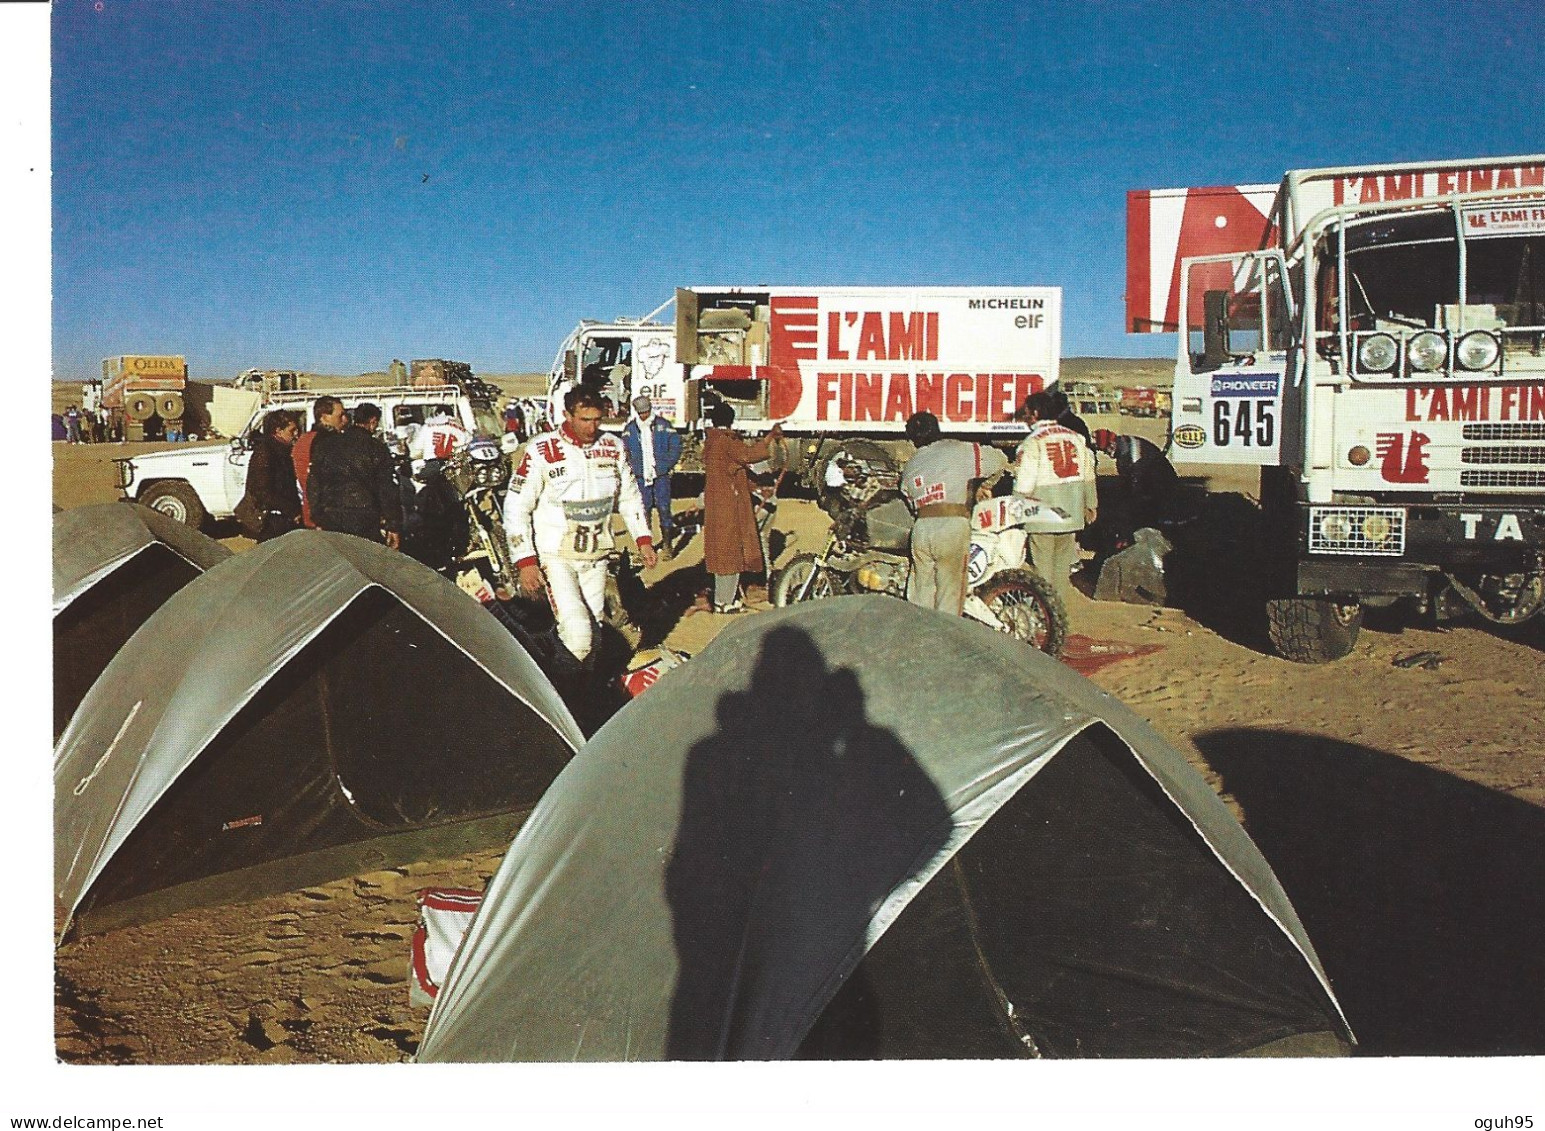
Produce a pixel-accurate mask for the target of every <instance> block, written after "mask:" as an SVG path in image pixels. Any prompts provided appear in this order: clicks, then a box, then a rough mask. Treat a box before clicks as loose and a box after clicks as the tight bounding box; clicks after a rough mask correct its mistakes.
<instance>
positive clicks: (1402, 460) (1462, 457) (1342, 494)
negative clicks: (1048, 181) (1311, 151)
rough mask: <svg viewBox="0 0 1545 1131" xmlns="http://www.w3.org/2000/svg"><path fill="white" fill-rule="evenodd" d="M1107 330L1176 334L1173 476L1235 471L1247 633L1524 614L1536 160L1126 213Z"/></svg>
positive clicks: (1537, 477)
mask: <svg viewBox="0 0 1545 1131" xmlns="http://www.w3.org/2000/svg"><path fill="white" fill-rule="evenodd" d="M1127 220H1128V225H1127V247H1128V262H1127V271H1128V276H1127V300H1128V330H1129V331H1130V332H1147V331H1154V330H1161V331H1162V330H1167V331H1176V332H1178V333H1179V348H1178V351H1177V359H1176V366H1175V384H1174V400H1173V404H1172V408H1171V425H1170V431H1171V444H1172V451H1171V454H1172V458H1173V459H1174V461H1175V462H1176V464H1178V465H1185V464H1188V463H1193V462H1200V463H1211V464H1244V465H1258V466H1259V467H1260V468H1261V505H1262V521H1263V523H1264V525H1265V530H1266V545H1267V548H1268V550H1269V552H1270V555H1271V560H1272V562H1273V563H1274V564H1275V565H1276V566H1279V567H1280V569H1278V570H1276V571H1275V572H1276V576H1273V577H1271V578H1270V579H1269V584H1271V585H1272V586H1273V591H1272V592H1271V593H1270V594H1269V599H1268V601H1267V610H1266V611H1267V627H1268V631H1269V633H1270V636H1271V639H1272V642H1273V645H1274V646H1275V647H1276V649H1277V650H1278V651H1279V652H1280V653H1281V654H1282V655H1284V656H1286V657H1287V658H1289V659H1292V660H1297V661H1300V662H1305V663H1314V662H1322V661H1326V660H1331V659H1336V658H1338V657H1340V656H1343V655H1345V654H1346V653H1347V652H1349V651H1350V650H1351V648H1352V646H1353V643H1354V642H1355V640H1356V637H1357V633H1358V629H1359V627H1360V625H1361V623H1362V610H1363V608H1364V607H1365V606H1385V605H1390V604H1394V603H1395V602H1397V601H1401V600H1407V601H1409V602H1411V603H1413V604H1415V605H1416V606H1417V607H1418V608H1419V609H1420V610H1422V611H1423V612H1425V613H1427V614H1428V615H1430V616H1432V617H1434V618H1435V619H1437V620H1443V619H1447V618H1449V617H1452V616H1456V615H1461V614H1464V613H1470V612H1473V613H1477V614H1479V615H1480V616H1482V617H1484V618H1486V619H1488V620H1491V621H1494V622H1499V623H1504V624H1516V623H1519V622H1522V621H1524V620H1527V619H1528V618H1529V617H1531V616H1533V615H1535V614H1536V613H1538V612H1539V611H1540V609H1541V608H1542V607H1545V155H1531V156H1521V157H1500V158H1474V159H1466V160H1454V161H1438V162H1424V163H1417V164H1401V165H1371V166H1360V167H1351V168H1334V169H1312V170H1301V171H1296V172H1289V173H1288V174H1287V175H1286V177H1285V178H1284V179H1283V181H1282V183H1281V184H1280V185H1242V186H1224V187H1218V188H1204V189H1163V190H1141V191H1136V192H1133V193H1130V194H1128V212H1127Z"/></svg>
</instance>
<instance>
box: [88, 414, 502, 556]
mask: <svg viewBox="0 0 1545 1131" xmlns="http://www.w3.org/2000/svg"><path fill="white" fill-rule="evenodd" d="M492 392H493V391H492V390H491V389H489V388H488V387H487V386H483V387H481V388H477V389H474V390H470V391H468V390H463V389H461V388H460V387H458V386H456V385H442V386H438V387H430V388H413V387H410V386H404V385H394V386H388V387H385V388H376V389H349V390H342V389H340V390H337V391H334V392H328V391H327V390H324V389H316V390H310V389H308V390H300V391H294V392H286V393H275V394H273V395H272V396H270V397H269V398H268V399H267V400H265V401H263V402H262V403H261V404H259V405H258V406H257V408H256V410H254V412H253V414H252V419H251V420H250V421H248V423H247V426H246V427H245V428H243V429H242V430H241V433H240V435H238V436H237V438H236V439H233V440H228V441H226V442H224V443H221V444H196V445H194V444H190V445H183V446H180V447H177V448H171V449H168V450H166V451H159V452H146V453H144V454H142V455H135V456H128V457H126V458H124V459H119V460H115V461H114V462H115V463H116V464H117V465H118V490H119V493H120V494H121V495H122V496H123V498H124V499H126V500H132V501H134V502H140V503H143V504H145V505H146V506H147V507H152V508H154V509H155V510H158V511H160V512H161V513H162V514H164V515H168V516H169V517H171V518H175V519H176V520H177V521H179V522H183V523H186V524H187V525H189V526H192V527H198V526H200V525H201V524H202V523H203V521H204V519H205V518H206V517H208V518H216V519H220V518H230V517H231V516H232V515H233V514H234V513H235V512H236V504H237V503H239V502H240V501H241V497H242V495H243V493H245V491H246V488H247V461H248V460H250V459H251V458H252V449H251V441H250V436H251V434H252V432H253V430H254V429H256V428H258V427H259V426H260V425H261V424H262V421H263V416H264V414H266V413H268V412H271V411H273V410H274V409H279V408H287V409H289V410H290V411H292V412H295V413H297V414H299V415H300V417H301V420H302V427H309V426H310V423H311V405H312V403H313V402H314V401H315V400H316V399H317V398H318V397H322V396H334V397H337V398H338V399H339V400H341V401H342V402H343V404H344V407H345V408H349V409H352V408H353V407H354V406H355V405H357V404H360V403H362V402H365V401H369V402H370V403H371V404H374V405H377V406H379V407H380V409H381V416H382V426H383V431H391V430H393V429H396V430H398V431H399V434H400V433H401V430H403V429H405V428H407V427H409V426H410V425H413V424H422V423H423V422H424V420H425V419H426V418H427V417H428V416H429V415H430V414H431V413H432V412H433V411H434V410H435V409H437V408H440V407H441V406H444V407H446V408H449V409H450V410H451V414H452V415H453V416H455V417H456V419H458V420H460V421H461V423H462V424H463V425H464V426H465V427H466V428H467V430H468V431H470V432H473V433H475V434H481V435H484V436H493V437H497V436H498V435H499V434H500V432H501V431H503V427H504V425H503V421H501V420H500V419H499V418H498V416H497V415H496V414H495V411H494V405H493V399H492Z"/></svg>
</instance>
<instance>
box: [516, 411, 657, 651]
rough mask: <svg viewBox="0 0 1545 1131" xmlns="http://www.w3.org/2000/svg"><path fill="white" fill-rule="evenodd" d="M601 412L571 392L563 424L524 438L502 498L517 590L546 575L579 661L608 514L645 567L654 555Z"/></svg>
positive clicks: (602, 583)
mask: <svg viewBox="0 0 1545 1131" xmlns="http://www.w3.org/2000/svg"><path fill="white" fill-rule="evenodd" d="M601 411H602V409H601V398H600V397H599V396H598V395H596V393H595V392H594V391H593V390H591V389H587V388H584V387H576V388H573V389H571V390H569V392H568V393H567V394H566V395H565V396H564V403H563V423H562V424H560V425H559V426H558V427H557V428H556V429H555V430H553V431H551V432H543V433H541V434H539V435H536V436H533V437H532V438H531V440H530V442H529V443H527V445H526V450H525V454H524V456H522V458H521V461H520V466H519V467H517V468H516V469H515V474H514V476H513V477H512V478H511V479H510V490H509V494H508V495H506V496H505V500H504V527H505V531H506V532H507V534H508V537H509V540H510V558H511V560H512V561H514V563H515V568H516V570H517V571H518V572H519V575H520V587H521V590H522V591H523V592H525V593H527V594H530V595H535V594H537V593H539V592H541V590H542V584H543V575H544V574H545V575H546V584H547V591H548V595H549V596H550V598H551V600H552V606H553V613H554V616H555V617H556V618H557V621H558V638H559V639H560V640H561V641H563V646H564V647H565V648H567V649H568V650H569V652H570V653H572V654H573V656H574V658H575V659H576V660H579V661H581V662H583V661H584V660H585V658H586V657H587V656H589V655H590V649H591V645H592V642H593V641H594V632H593V628H592V624H593V622H599V621H600V620H601V617H602V614H603V611H604V609H605V604H606V567H607V557H608V555H609V553H610V551H611V549H612V546H613V538H612V516H613V515H614V514H618V513H620V514H621V515H622V520H623V522H624V524H626V526H627V528H628V533H629V534H631V535H632V536H633V540H634V542H636V543H637V544H638V552H639V556H640V557H642V558H643V559H644V565H645V566H646V567H647V566H653V565H654V564H655V562H656V560H657V559H656V555H655V550H654V545H653V542H652V540H651V539H650V537H649V526H648V524H647V523H646V522H645V521H644V507H643V500H642V499H641V498H640V497H639V493H638V484H637V482H636V481H635V480H634V478H633V474H632V472H631V470H630V469H629V467H628V457H627V453H626V452H625V451H624V450H623V447H622V441H621V440H619V439H618V438H617V437H616V436H613V435H611V434H609V433H607V434H602V433H601Z"/></svg>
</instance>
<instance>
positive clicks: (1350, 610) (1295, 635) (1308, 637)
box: [1266, 597, 1363, 664]
mask: <svg viewBox="0 0 1545 1131" xmlns="http://www.w3.org/2000/svg"><path fill="white" fill-rule="evenodd" d="M1362 626H1363V607H1362V606H1361V605H1360V604H1358V603H1357V602H1356V601H1349V602H1340V601H1332V600H1326V599H1324V598H1319V597H1284V598H1281V599H1279V600H1275V601H1267V602H1266V631H1267V635H1269V636H1270V637H1271V643H1272V647H1274V648H1275V649H1276V650H1277V654H1278V655H1279V656H1281V657H1283V659H1287V660H1292V661H1293V662H1294V663H1297V664H1323V663H1328V662H1329V661H1331V660H1339V659H1341V657H1343V656H1345V655H1346V654H1347V653H1348V652H1350V651H1351V650H1352V645H1354V644H1356V643H1357V632H1358V630H1359V629H1360V628H1362Z"/></svg>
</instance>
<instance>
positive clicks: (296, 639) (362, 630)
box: [54, 531, 582, 931]
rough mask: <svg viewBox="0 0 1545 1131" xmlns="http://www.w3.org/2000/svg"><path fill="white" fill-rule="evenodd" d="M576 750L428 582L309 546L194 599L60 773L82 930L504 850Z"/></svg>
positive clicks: (61, 820) (243, 565)
mask: <svg viewBox="0 0 1545 1131" xmlns="http://www.w3.org/2000/svg"><path fill="white" fill-rule="evenodd" d="M581 741H582V739H581V736H580V733H579V730H578V728H577V727H576V726H575V724H574V720H573V718H572V717H571V716H570V714H569V712H568V710H567V709H566V708H565V707H564V706H563V703H562V701H561V700H560V699H559V698H558V695H557V693H556V692H555V691H554V690H553V687H552V685H551V684H550V683H549V682H548V680H547V678H546V677H545V676H544V675H543V674H542V673H541V672H540V671H539V670H538V668H537V667H536V664H535V663H534V662H533V661H532V660H531V658H530V657H529V656H528V655H527V654H526V653H525V652H524V651H523V650H522V649H521V648H520V646H519V645H518V644H517V643H516V642H515V640H514V638H513V637H511V636H510V635H509V633H507V632H506V631H505V630H504V629H503V628H501V627H500V626H499V624H498V622H497V621H495V620H494V618H492V617H491V616H489V615H488V614H487V613H486V612H485V611H484V610H483V609H482V608H481V607H480V606H479V605H478V604H477V602H476V601H474V600H473V599H472V598H470V597H468V596H467V595H466V594H465V593H463V592H461V591H460V590H459V589H457V588H456V586H454V585H453V584H451V583H450V582H448V581H446V580H445V579H444V578H442V577H440V576H439V575H438V574H436V573H434V572H433V571H432V570H429V569H428V568H426V567H424V566H422V565H420V564H419V563H417V562H415V561H413V560H412V559H410V558H407V557H405V556H403V555H401V554H398V553H396V552H394V551H391V550H388V549H387V548H386V547H384V546H378V545H376V544H375V543H372V542H367V541H365V540H363V539H359V538H354V537H351V536H349V535H345V534H330V533H325V532H322V531H296V532H292V533H290V534H286V535H284V536H283V537H281V538H278V539H275V540H273V541H272V542H268V543H265V544H263V545H261V546H258V547H257V548H256V549H254V550H251V551H249V552H247V553H244V554H241V555H238V556H236V557H233V558H232V559H231V560H229V561H227V562H224V563H223V564H221V565H220V566H219V567H217V568H215V569H212V570H210V571H209V572H208V573H206V574H205V575H204V576H202V577H200V578H198V579H196V580H195V581H193V582H191V583H189V584H188V585H187V586H186V587H184V588H183V589H182V590H181V591H180V592H178V593H177V594H176V595H175V596H174V597H172V599H171V600H169V601H167V602H166V604H165V605H163V606H162V608H161V609H160V610H159V611H158V612H157V613H156V614H155V615H154V616H153V617H152V618H151V619H150V620H149V621H147V622H146V624H145V626H144V627H143V628H142V629H141V630H140V631H139V632H138V633H136V634H135V636H134V637H133V638H132V639H131V640H130V641H129V642H128V643H127V644H126V645H125V646H124V647H123V648H122V650H120V651H119V653H118V655H117V656H115V657H114V658H113V660H112V662H111V663H110V664H109V665H108V666H107V669H106V670H105V671H104V672H103V674H102V676H101V678H99V679H98V680H97V681H96V683H95V684H94V685H93V686H92V689H91V691H90V692H89V693H88V694H87V696H86V698H85V699H84V700H83V701H82V703H81V705H80V708H79V709H78V710H77V711H76V713H75V717H74V718H73V719H72V720H71V722H70V725H69V726H68V727H67V728H66V730H65V733H64V735H63V737H62V738H61V739H60V741H59V744H58V746H57V748H56V751H55V759H54V829H55V841H56V843H55V865H54V890H55V896H56V900H57V902H58V907H59V911H60V912H61V913H62V914H63V915H64V916H65V917H66V918H69V917H71V916H73V917H74V920H75V925H76V927H77V928H78V929H80V930H83V931H85V930H95V929H102V928H105V927H108V926H113V925H117V924H120V923H127V922H137V921H144V920H147V919H151V918H155V917H156V916H158V915H162V914H166V913H168V912H169V911H171V910H175V909H177V908H180V907H185V906H193V905H198V904H203V903H215V902H223V901H228V900H234V899H246V898H252V897H254V896H256V895H260V894H267V893H270V892H274V891H282V890H289V889H293V888H295V887H299V886H303V885H305V884H308V883H316V882H320V881H322V880H325V879H333V878H337V877H339V876H344V875H350V874H353V873H356V872H359V871H364V870H367V869H373V868H380V867H388V866H391V865H393V864H398V863H404V862H408V861H413V860H421V859H428V858H431V856H432V854H440V855H445V854H449V853H453V852H457V851H462V850H464V849H465V848H467V847H471V846H473V845H486V844H493V843H499V841H500V840H501V839H503V840H507V839H508V837H509V836H510V835H511V833H512V832H513V829H514V826H515V824H516V823H517V822H518V819H519V817H520V816H521V815H523V814H524V812H525V811H527V810H529V809H530V807H531V806H532V805H534V804H535V802H536V800H537V798H538V797H540V796H541V794H542V791H543V790H544V789H545V788H546V787H547V785H548V784H549V783H550V782H551V781H552V779H553V777H554V776H555V775H556V774H557V772H558V771H559V770H560V769H561V768H562V766H563V765H564V764H565V763H566V762H567V761H568V759H569V758H570V757H571V756H572V754H573V751H574V750H576V749H577V748H578V746H579V745H580V742H581Z"/></svg>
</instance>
